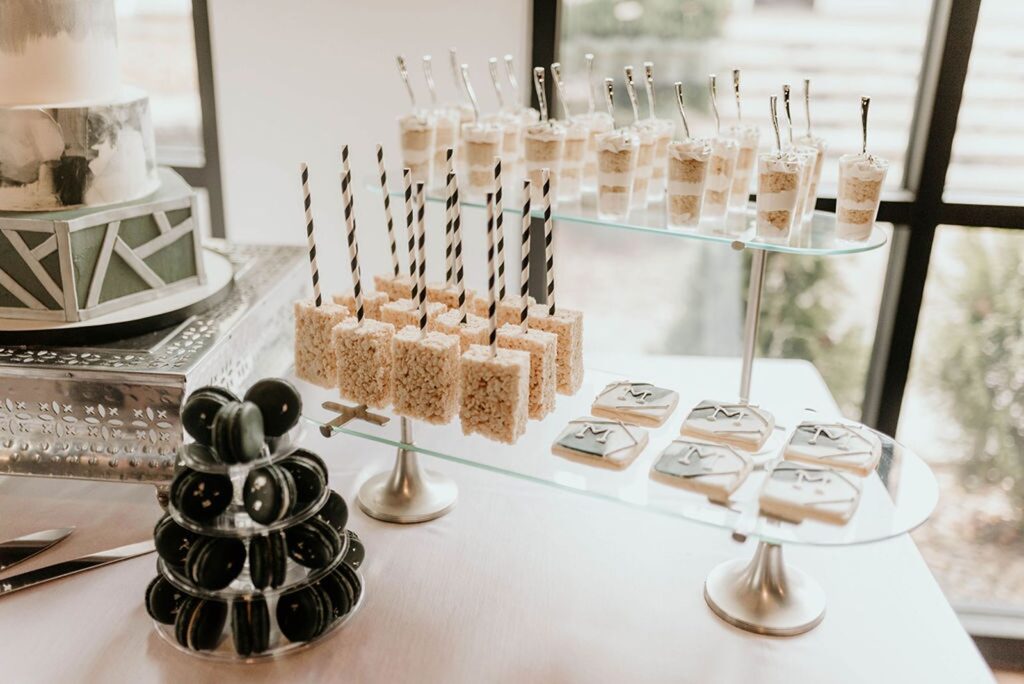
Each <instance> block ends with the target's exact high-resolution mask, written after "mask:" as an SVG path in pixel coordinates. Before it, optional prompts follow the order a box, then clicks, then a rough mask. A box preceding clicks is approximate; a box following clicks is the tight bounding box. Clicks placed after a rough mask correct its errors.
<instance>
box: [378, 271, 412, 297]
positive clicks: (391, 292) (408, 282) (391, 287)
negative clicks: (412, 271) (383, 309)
mask: <svg viewBox="0 0 1024 684" xmlns="http://www.w3.org/2000/svg"><path fill="white" fill-rule="evenodd" d="M373 286H374V287H375V288H377V292H383V293H384V294H386V295H387V296H388V301H392V302H397V301H398V300H399V299H412V278H410V277H409V276H405V275H401V276H380V275H375V276H373Z"/></svg>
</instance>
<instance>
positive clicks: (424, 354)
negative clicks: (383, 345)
mask: <svg viewBox="0 0 1024 684" xmlns="http://www.w3.org/2000/svg"><path fill="white" fill-rule="evenodd" d="M391 355H392V364H393V365H392V371H391V405H392V408H393V409H394V411H395V413H397V414H399V415H401V416H406V417H408V418H418V419H419V420H424V421H426V422H428V423H434V424H436V425H443V424H445V423H450V422H451V420H452V418H454V417H455V414H456V413H458V410H459V338H458V337H456V336H455V335H445V334H444V333H439V332H426V333H422V334H421V333H420V330H419V328H417V327H415V326H411V325H410V326H406V327H405V328H402V329H401V330H399V331H398V332H396V333H395V335H394V337H392V338H391Z"/></svg>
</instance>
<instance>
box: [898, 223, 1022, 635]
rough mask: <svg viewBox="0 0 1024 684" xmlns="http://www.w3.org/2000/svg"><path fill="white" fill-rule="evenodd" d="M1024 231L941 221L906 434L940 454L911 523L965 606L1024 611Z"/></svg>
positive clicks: (926, 454)
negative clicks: (928, 509) (935, 492)
mask: <svg viewBox="0 0 1024 684" xmlns="http://www.w3.org/2000/svg"><path fill="white" fill-rule="evenodd" d="M1021 264H1024V232H1022V231H1014V230H996V229H989V228H961V227H956V226H940V227H939V229H938V232H937V234H936V236H935V243H934V246H933V248H932V257H931V266H930V268H929V272H928V281H927V283H926V286H925V291H924V301H923V304H922V307H921V318H920V321H919V325H918V332H917V337H916V338H915V344H914V355H913V360H912V364H911V370H910V377H909V382H908V385H907V390H906V395H905V398H904V401H903V408H902V413H901V415H900V423H899V433H898V437H899V438H900V439H901V440H902V441H904V442H905V443H906V444H907V445H908V446H910V447H912V448H914V449H915V450H917V452H918V453H919V454H920V455H921V457H922V458H924V459H925V460H927V461H929V462H930V463H931V466H932V468H933V469H934V470H935V474H936V476H937V477H938V479H939V483H940V486H941V488H942V494H941V498H940V500H939V507H938V510H937V511H936V512H935V515H934V516H933V517H932V519H931V521H930V522H929V523H928V524H927V525H925V526H923V527H922V528H921V529H920V530H918V531H917V532H915V533H914V538H915V539H916V541H917V542H918V545H919V547H920V548H921V551H922V552H923V553H924V555H925V558H926V559H927V560H928V562H929V564H930V565H931V568H932V571H933V572H934V573H935V576H936V578H937V579H938V581H939V584H941V585H942V587H943V589H944V590H945V592H946V594H947V596H948V597H949V598H950V600H951V601H952V602H953V603H954V604H955V605H957V606H959V607H967V606H972V607H985V606H989V607H995V606H998V607H1000V609H1001V610H1003V611H1005V610H1007V609H1009V610H1011V611H1013V610H1017V611H1020V614H1021V616H1024V563H1022V561H1021V559H1022V558H1024V326H1022V324H1021V311H1024V267H1022V266H1021Z"/></svg>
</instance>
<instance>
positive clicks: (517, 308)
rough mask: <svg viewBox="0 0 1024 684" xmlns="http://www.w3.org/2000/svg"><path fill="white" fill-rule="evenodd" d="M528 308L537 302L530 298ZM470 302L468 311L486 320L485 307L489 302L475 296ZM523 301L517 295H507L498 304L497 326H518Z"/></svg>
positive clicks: (484, 298)
mask: <svg viewBox="0 0 1024 684" xmlns="http://www.w3.org/2000/svg"><path fill="white" fill-rule="evenodd" d="M529 299H530V304H529V305H530V306H533V305H535V304H536V303H537V300H536V299H534V298H533V297H530V298H529ZM467 301H469V302H470V304H469V310H470V311H472V312H473V313H474V314H475V315H477V316H480V318H487V307H488V305H489V302H488V301H487V298H486V297H480V296H475V297H474V298H473V299H472V300H467ZM522 306H523V300H522V298H521V297H520V296H519V295H509V296H507V297H505V298H504V299H503V300H501V301H500V302H498V306H497V310H498V325H505V324H506V323H510V324H518V323H519V318H520V317H521V316H522Z"/></svg>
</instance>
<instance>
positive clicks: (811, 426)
mask: <svg viewBox="0 0 1024 684" xmlns="http://www.w3.org/2000/svg"><path fill="white" fill-rule="evenodd" d="M881 457H882V440H881V439H879V437H878V435H877V434H875V432H874V431H873V430H871V429H869V428H867V427H865V426H863V425H851V424H847V423H814V422H804V423H800V425H798V426H797V427H796V430H794V431H793V434H792V435H791V436H790V438H789V442H787V443H786V449H785V451H784V452H783V458H785V459H786V460H787V461H798V462H800V463H811V464H814V465H822V466H829V467H831V468H838V469H840V470H847V471H849V472H851V473H855V474H857V475H860V476H862V477H863V476H866V475H870V474H871V471H872V470H874V469H875V466H877V465H878V459H880V458H881Z"/></svg>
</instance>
